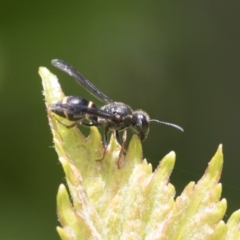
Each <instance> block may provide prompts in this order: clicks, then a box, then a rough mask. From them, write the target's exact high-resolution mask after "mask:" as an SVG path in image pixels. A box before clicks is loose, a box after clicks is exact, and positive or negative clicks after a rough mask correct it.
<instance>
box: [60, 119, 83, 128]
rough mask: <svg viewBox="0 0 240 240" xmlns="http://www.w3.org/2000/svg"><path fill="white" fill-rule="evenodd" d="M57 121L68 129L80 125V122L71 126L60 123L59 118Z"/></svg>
mask: <svg viewBox="0 0 240 240" xmlns="http://www.w3.org/2000/svg"><path fill="white" fill-rule="evenodd" d="M56 120H57V121H58V122H59V123H60V124H62V125H63V126H65V127H66V128H73V127H75V126H77V125H78V122H74V123H73V124H71V125H66V124H64V123H62V122H61V121H59V120H58V119H57V118H56Z"/></svg>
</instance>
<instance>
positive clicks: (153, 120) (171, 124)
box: [149, 119, 184, 132]
mask: <svg viewBox="0 0 240 240" xmlns="http://www.w3.org/2000/svg"><path fill="white" fill-rule="evenodd" d="M149 122H157V123H160V124H164V125H168V126H171V127H174V128H176V129H178V130H180V131H182V132H184V129H183V128H181V127H180V126H178V125H176V124H173V123H169V122H163V121H160V120H157V119H150V120H149Z"/></svg>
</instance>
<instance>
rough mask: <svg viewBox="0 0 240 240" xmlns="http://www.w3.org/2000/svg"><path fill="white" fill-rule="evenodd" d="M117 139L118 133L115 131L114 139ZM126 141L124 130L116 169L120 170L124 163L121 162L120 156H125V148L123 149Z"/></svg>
mask: <svg viewBox="0 0 240 240" xmlns="http://www.w3.org/2000/svg"><path fill="white" fill-rule="evenodd" d="M118 137H119V133H118V131H116V138H118ZM126 140H127V131H126V130H124V132H123V136H122V144H121V150H120V152H119V156H118V161H117V166H118V168H121V167H122V166H123V163H124V159H123V160H122V161H121V159H122V156H125V154H126V148H125V143H126Z"/></svg>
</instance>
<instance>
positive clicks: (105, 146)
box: [96, 127, 109, 162]
mask: <svg viewBox="0 0 240 240" xmlns="http://www.w3.org/2000/svg"><path fill="white" fill-rule="evenodd" d="M108 133H109V129H108V128H107V127H106V128H105V130H104V135H103V156H102V158H100V159H97V160H96V161H97V162H101V161H102V160H103V159H104V158H105V155H106V151H107V146H108Z"/></svg>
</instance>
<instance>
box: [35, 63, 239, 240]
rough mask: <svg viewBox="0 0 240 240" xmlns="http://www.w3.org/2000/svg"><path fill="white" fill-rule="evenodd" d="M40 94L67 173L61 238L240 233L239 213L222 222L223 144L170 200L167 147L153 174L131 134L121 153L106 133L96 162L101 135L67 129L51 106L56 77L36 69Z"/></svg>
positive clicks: (57, 91)
mask: <svg viewBox="0 0 240 240" xmlns="http://www.w3.org/2000/svg"><path fill="white" fill-rule="evenodd" d="M39 73H40V75H41V77H42V81H43V87H44V96H45V100H46V107H47V115H48V119H49V125H50V127H51V131H52V134H53V141H54V145H55V149H56V151H57V153H58V156H59V161H60V162H61V164H62V166H63V169H64V172H65V175H66V181H67V186H68V190H69V194H70V196H71V198H70V197H69V194H68V192H67V189H66V187H65V186H64V185H63V184H61V185H60V187H59V190H58V195H57V211H58V218H59V221H60V223H61V227H57V231H58V233H59V235H60V237H61V239H64V240H70V239H71V240H72V239H74V240H75V239H124V240H125V239H149V240H153V239H161V240H162V239H166V240H167V239H168V240H177V239H186V240H187V239H191V240H193V239H194V240H195V239H204V240H208V239H216V240H220V239H229V240H230V239H231V240H232V239H240V231H239V220H240V211H236V212H235V213H233V214H232V216H231V217H230V219H229V221H228V222H227V224H225V223H224V222H223V221H222V218H223V216H224V214H225V212H226V208H227V203H226V200H225V199H222V200H220V198H221V191H222V186H221V184H220V183H219V179H220V176H221V171H222V166H223V155H222V146H221V145H220V146H219V148H218V150H217V152H216V154H215V155H214V157H213V158H212V160H211V161H210V163H209V165H208V168H207V170H206V172H205V174H204V175H203V177H202V178H201V179H200V180H199V181H198V182H197V183H196V184H195V183H194V182H190V183H189V184H188V185H187V186H186V187H185V189H184V191H183V192H182V193H181V195H180V196H178V197H177V198H176V199H174V197H175V188H174V186H173V185H172V184H170V183H169V177H170V174H171V172H172V170H173V167H174V163H175V153H174V152H170V153H169V154H168V155H166V156H165V157H164V158H163V159H162V161H161V162H160V164H159V166H158V168H157V169H156V170H155V171H154V172H153V171H152V165H151V164H149V163H148V162H147V161H146V160H143V159H142V146H141V142H140V140H139V139H138V137H137V136H136V135H134V136H133V137H132V139H131V141H130V144H129V147H128V151H127V154H126V156H124V155H121V154H120V153H121V146H119V145H118V143H117V142H116V140H115V137H114V136H112V137H111V140H110V143H109V145H108V148H107V151H106V155H105V157H104V159H103V160H102V161H98V160H99V159H101V158H102V156H103V146H102V142H101V135H100V134H99V132H98V130H97V129H96V128H95V127H92V128H91V129H90V136H89V137H87V138H85V137H84V136H83V135H82V134H81V132H80V131H79V129H78V128H77V127H74V128H71V129H68V128H66V127H65V126H64V125H63V124H61V123H60V122H62V123H64V124H66V125H70V124H71V122H69V121H68V120H66V119H63V118H60V117H58V116H56V115H54V114H53V113H52V112H50V111H49V106H50V104H52V103H54V102H56V101H59V100H61V99H63V97H64V94H63V93H62V90H61V87H60V85H59V83H58V80H57V78H56V76H54V75H52V74H51V73H50V72H49V71H48V69H46V68H43V67H41V68H40V70H39Z"/></svg>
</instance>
